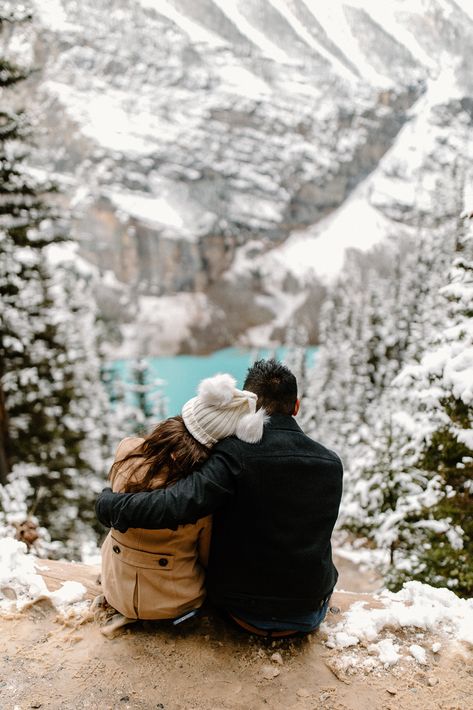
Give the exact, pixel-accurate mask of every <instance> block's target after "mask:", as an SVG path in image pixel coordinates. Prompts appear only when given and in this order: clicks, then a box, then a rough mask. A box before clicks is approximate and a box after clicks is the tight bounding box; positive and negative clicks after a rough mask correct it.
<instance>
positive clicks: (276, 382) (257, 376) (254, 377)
mask: <svg viewBox="0 0 473 710" xmlns="http://www.w3.org/2000/svg"><path fill="white" fill-rule="evenodd" d="M243 388H244V389H245V390H249V391H250V392H254V393H255V394H256V395H257V396H258V407H264V409H266V411H267V413H268V414H293V413H294V407H295V406H296V400H297V380H296V378H295V376H294V375H293V374H292V372H291V371H290V370H289V368H288V367H286V366H285V365H283V364H282V363H280V362H277V361H276V360H274V359H271V360H257V361H256V362H255V363H254V364H253V365H252V366H251V367H250V368H249V370H248V373H247V375H246V379H245V382H244V384H243Z"/></svg>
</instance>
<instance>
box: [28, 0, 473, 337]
mask: <svg viewBox="0 0 473 710" xmlns="http://www.w3.org/2000/svg"><path fill="white" fill-rule="evenodd" d="M31 3H32V5H33V8H34V11H35V19H34V22H33V24H32V26H31V28H30V29H29V30H28V36H26V37H25V39H26V40H27V41H26V42H23V44H22V48H23V51H25V47H27V46H28V47H30V51H31V53H32V58H33V61H34V63H35V64H36V65H38V66H39V67H41V69H40V71H39V72H37V73H36V74H35V75H34V77H32V79H31V80H30V86H29V87H28V89H29V90H30V89H31V88H34V89H35V96H36V101H37V115H38V121H39V123H40V127H41V128H42V129H43V130H42V137H41V141H40V144H39V146H38V149H37V153H36V155H35V161H36V162H37V164H38V165H40V166H41V167H46V168H47V169H48V170H49V171H51V172H53V173H55V175H56V176H57V177H58V178H59V179H60V181H61V182H62V184H63V185H64V189H65V191H66V194H67V195H68V197H69V199H70V202H71V205H72V209H73V215H74V223H73V228H74V232H75V236H76V237H77V238H78V239H79V240H80V243H81V246H82V251H83V254H84V255H86V256H87V258H89V259H90V260H91V261H93V262H94V263H95V264H97V265H98V266H99V267H100V268H101V269H103V270H104V271H105V270H112V271H113V272H114V273H115V275H116V276H117V278H118V279H119V280H120V281H122V282H123V283H124V284H126V286H127V288H128V289H129V293H130V297H132V298H133V299H135V301H137V299H139V298H140V297H141V296H146V297H149V296H154V297H156V298H162V297H166V298H169V296H170V295H173V294H180V293H181V292H189V293H196V294H203V295H204V296H205V298H206V303H207V306H208V308H209V309H210V311H211V313H212V314H213V316H214V320H213V321H212V322H218V323H220V324H225V326H224V327H218V328H216V331H217V333H215V334H212V332H211V331H210V330H209V329H208V327H207V326H205V327H204V325H203V324H202V323H201V322H199V321H197V322H195V323H194V324H193V326H192V330H193V336H192V337H191V338H186V339H185V340H183V341H179V342H176V345H175V348H176V349H180V350H185V349H189V348H193V349H198V350H200V349H204V350H209V349H212V348H213V347H217V346H220V345H222V344H229V343H232V342H234V341H235V339H238V338H239V337H241V336H244V335H245V334H246V339H247V340H248V341H250V342H251V341H252V338H253V335H254V334H255V333H257V339H258V340H262V341H263V340H265V339H268V338H269V339H271V337H275V336H277V337H284V331H285V328H286V325H287V322H288V320H290V319H291V316H292V317H294V314H296V313H297V314H299V316H298V317H300V315H301V314H303V313H304V311H306V312H310V318H306V320H307V322H308V324H309V331H310V337H311V339H312V340H313V339H316V338H317V309H318V304H319V303H320V301H321V299H322V298H323V289H324V286H323V283H322V282H323V281H324V279H325V277H326V272H327V269H326V268H319V267H320V262H321V261H325V256H322V258H321V257H320V255H318V257H317V258H318V262H317V263H311V258H312V257H311V254H310V253H308V254H307V258H306V259H303V261H305V262H306V263H305V264H304V266H305V267H307V268H309V267H310V268H309V270H310V271H311V278H310V279H308V278H306V275H307V269H306V270H304V279H303V284H301V279H300V269H295V270H294V269H293V268H292V267H291V264H290V263H289V262H291V259H288V263H287V264H284V261H285V257H282V258H280V257H279V256H278V255H280V254H285V252H284V251H282V252H281V251H280V250H281V249H283V250H284V247H285V245H286V244H287V243H290V244H291V243H292V242H293V241H294V238H296V240H297V239H298V237H297V235H300V234H306V233H307V234H309V235H312V236H313V235H315V236H316V237H317V238H319V237H320V236H323V232H324V230H326V228H327V225H330V224H331V221H330V220H331V219H332V218H333V217H334V216H336V215H337V214H339V213H340V211H342V213H343V211H344V210H345V209H346V208H347V206H349V205H350V204H351V202H350V201H352V200H353V196H354V195H360V194H361V197H360V200H361V202H362V203H363V205H364V208H365V209H369V210H373V211H374V212H375V213H376V214H377V216H378V217H379V219H380V220H381V221H382V220H385V219H388V220H390V224H391V225H395V224H396V223H399V222H401V223H402V222H403V217H402V216H401V218H400V216H399V214H400V207H399V204H400V202H399V190H395V189H393V184H394V183H393V180H394V179H395V180H396V181H397V183H396V185H398V183H399V181H402V182H403V188H404V190H406V191H408V190H409V188H410V189H411V190H414V189H415V186H416V184H418V175H417V173H416V170H415V169H414V168H413V166H418V165H419V164H422V163H424V162H425V160H427V158H426V154H427V153H429V151H426V150H425V149H424V148H423V147H422V145H423V142H425V140H426V139H428V138H429V136H430V135H432V134H438V133H439V132H440V133H442V131H443V129H441V130H440V129H438V126H437V125H436V122H435V120H434V118H433V113H432V112H433V106H434V105H436V106H443V107H444V108H443V111H444V120H445V121H446V122H447V123H448V121H449V118H450V117H452V121H453V122H454V123H455V122H456V123H458V126H460V124H461V121H459V122H458V121H457V119H456V116H457V114H458V113H459V112H460V113H462V114H464V115H465V116H471V97H472V96H473V91H472V86H471V79H470V76H472V74H471V67H470V66H469V63H470V62H471V59H470V57H471V56H472V51H471V49H472V48H473V13H472V9H471V6H469V4H468V2H466V0H465V2H464V3H462V4H463V5H464V7H463V8H462V6H461V5H460V3H459V2H457V3H455V2H454V1H453V0H442V1H441V0H419V2H416V3H405V2H402V0H392V1H391V2H389V3H386V4H383V7H381V4H380V3H376V2H371V1H370V0H346V1H345V0H333V2H331V3H318V2H315V0H238V1H237V2H227V0H199V1H198V2H195V1H194V0H134V1H132V0H113V1H112V0H100V2H96V0H94V1H92V0H82V1H81V2H80V3H77V2H76V0H31ZM324 6H326V7H324ZM445 78H446V80H445ZM436 82H437V83H436ZM439 82H440V84H441V86H443V95H442V92H441V91H437V94H435V91H434V92H433V89H432V87H434V86H438V85H439ZM434 94H435V98H433V96H434ZM426 96H429V97H430V99H429V100H428V101H427V100H425V97H426ZM423 100H424V103H422V101H423ZM459 102H460V103H459ZM461 102H463V104H462V103H461ZM468 102H470V103H468ZM468 120H469V119H468ZM468 120H466V123H465V121H463V124H461V125H463V127H464V128H458V130H457V129H455V131H456V135H457V136H458V135H459V131H460V132H461V131H462V130H465V131H466V130H467V129H466V128H465V126H466V125H467V124H468ZM406 124H407V125H406ZM411 125H412V126H414V129H415V136H414V137H413V138H412V139H411V144H410V148H409V150H406V149H405V140H406V139H405V135H406V128H407V127H408V126H411ZM438 148H439V146H436V148H435V151H434V152H432V151H431V152H430V153H429V156H430V157H429V161H430V162H429V166H430V167H429V169H430V172H431V174H433V175H435V174H436V175H437V178H439V179H441V177H442V171H443V167H442V160H441V159H440V158H439V155H440V153H439V150H438ZM432 163H433V164H432ZM401 212H402V210H401ZM404 212H406V210H404ZM406 219H407V217H406ZM342 221H343V220H342ZM378 221H379V220H378ZM351 227H352V229H353V230H355V231H356V216H354V220H352V221H351ZM360 227H361V225H360ZM363 228H364V225H363ZM314 230H315V232H314ZM375 231H376V230H375ZM388 231H389V230H388ZM294 233H296V237H294ZM385 233H386V224H385V223H383V226H382V227H379V229H378V230H377V231H376V235H375V237H373V236H372V235H371V237H370V238H369V239H367V240H365V239H364V236H365V235H364V234H363V233H362V229H361V228H360V233H359V234H358V235H354V236H353V238H352V240H351V241H350V243H349V244H348V246H355V247H358V248H361V249H363V248H365V246H366V244H368V243H371V242H372V241H373V239H375V240H376V239H380V238H381V237H382V236H383V235H384V234H385ZM337 234H338V235H339V232H337V233H336V234H334V235H332V236H331V237H330V240H331V242H330V244H329V246H331V248H332V250H333V249H335V250H337V251H338V252H339V253H340V254H341V255H343V251H344V248H345V247H346V246H347V243H346V240H345V241H343V239H342V240H341V241H340V243H339V241H338V240H339V236H337ZM288 240H289V242H288ZM302 251H303V250H302ZM309 251H310V250H309ZM340 258H342V256H341V257H340ZM276 265H277V268H276ZM322 266H323V265H322ZM136 307H137V308H138V309H139V303H138V302H137V303H136ZM255 327H257V328H259V330H257V331H255V330H254V329H255ZM156 347H159V345H158V344H156Z"/></svg>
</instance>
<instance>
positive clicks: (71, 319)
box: [0, 11, 150, 558]
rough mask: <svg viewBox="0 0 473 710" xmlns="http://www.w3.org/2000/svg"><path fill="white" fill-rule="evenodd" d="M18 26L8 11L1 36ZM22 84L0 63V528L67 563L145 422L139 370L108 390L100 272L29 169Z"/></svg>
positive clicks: (91, 540) (20, 16)
mask: <svg viewBox="0 0 473 710" xmlns="http://www.w3.org/2000/svg"><path fill="white" fill-rule="evenodd" d="M28 21H29V17H28V16H27V15H26V14H24V13H21V12H16V13H15V12H14V11H12V12H11V13H10V14H6V15H3V16H0V30H2V31H4V30H5V28H6V27H8V26H9V25H10V24H12V23H21V22H28ZM27 77H28V70H27V69H24V68H21V67H18V66H16V65H15V64H13V63H11V62H10V61H8V59H7V58H0V90H1V91H2V109H1V111H0V531H1V532H3V534H15V532H17V530H18V528H19V526H21V524H22V523H24V521H25V520H26V519H29V518H30V519H32V520H33V521H34V524H39V525H40V526H41V528H40V530H39V539H38V545H39V550H40V551H42V552H43V553H44V554H46V553H47V554H57V555H68V556H74V557H76V558H77V557H80V555H81V554H82V551H83V549H86V548H87V547H88V546H90V545H92V546H94V545H95V543H96V539H97V538H96V534H95V533H96V532H97V524H96V522H95V515H94V505H93V504H94V500H95V497H96V495H97V493H98V492H99V491H100V490H101V488H102V486H103V481H104V480H105V478H106V475H107V471H108V468H109V465H110V461H111V458H112V456H113V448H114V447H115V446H116V444H117V442H118V441H119V439H120V437H121V435H122V434H121V433H122V432H127V433H132V432H133V431H140V430H141V429H142V428H143V427H146V426H147V425H148V424H149V422H148V419H149V417H150V413H149V411H148V410H149V403H148V397H147V392H148V390H149V386H148V385H147V377H148V375H147V371H146V366H143V364H142V363H140V362H137V363H136V365H135V367H134V369H133V373H132V374H133V379H135V380H136V382H135V383H134V384H133V383H131V384H130V385H126V384H125V383H123V384H122V385H120V382H115V383H114V386H113V394H112V392H111V391H110V386H108V387H107V383H108V380H109V378H107V375H108V374H109V373H108V370H107V367H106V365H105V362H104V358H103V355H102V348H101V346H102V343H103V341H104V327H103V324H101V322H100V318H99V314H98V310H97V305H96V300H95V295H94V294H95V283H96V281H97V279H98V278H99V275H98V274H97V272H96V270H95V269H94V268H93V267H92V266H90V265H89V264H87V263H86V262H85V261H84V260H82V259H80V258H79V257H78V256H77V253H76V245H75V244H74V243H72V242H71V241H70V240H68V237H67V227H68V224H67V215H65V214H63V213H61V211H60V210H59V207H58V200H57V199H55V197H56V195H57V188H56V186H55V185H53V184H52V183H50V182H49V181H48V180H46V179H44V178H42V177H41V176H38V175H37V171H36V172H34V171H32V170H29V169H28V166H27V156H28V151H29V147H30V144H31V143H32V141H33V140H34V134H33V131H32V128H31V126H30V125H29V123H28V116H27V114H25V112H24V111H23V110H21V109H19V108H18V107H17V106H16V105H15V102H14V100H13V95H14V94H13V89H14V88H15V87H16V85H17V84H18V83H19V82H22V81H25V80H26V79H27ZM135 375H136V377H135ZM131 387H133V388H134V389H135V390H136V389H139V402H138V404H137V406H133V405H132V404H131V403H130V401H129V399H130V398H129V397H127V391H126V390H127V388H131ZM94 530H95V532H94ZM34 534H38V533H34ZM84 546H85V547H84Z"/></svg>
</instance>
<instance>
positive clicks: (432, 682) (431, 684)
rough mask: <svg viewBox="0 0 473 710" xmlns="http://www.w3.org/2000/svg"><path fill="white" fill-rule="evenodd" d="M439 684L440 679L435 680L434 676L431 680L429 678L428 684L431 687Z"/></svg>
mask: <svg viewBox="0 0 473 710" xmlns="http://www.w3.org/2000/svg"><path fill="white" fill-rule="evenodd" d="M438 682H439V679H438V678H434V676H431V677H430V678H427V683H428V684H429V685H430V686H431V687H433V686H434V685H437V683H438Z"/></svg>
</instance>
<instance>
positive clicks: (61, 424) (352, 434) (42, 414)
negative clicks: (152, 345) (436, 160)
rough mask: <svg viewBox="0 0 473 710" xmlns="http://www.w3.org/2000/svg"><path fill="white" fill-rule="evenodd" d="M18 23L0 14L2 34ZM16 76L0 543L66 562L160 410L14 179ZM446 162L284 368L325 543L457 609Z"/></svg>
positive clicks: (449, 172) (464, 584)
mask: <svg viewBox="0 0 473 710" xmlns="http://www.w3.org/2000/svg"><path fill="white" fill-rule="evenodd" d="M26 21H28V18H27V17H26V16H21V14H18V13H17V14H16V15H14V14H10V15H3V16H1V17H0V30H1V31H3V30H5V27H7V26H9V25H10V24H11V23H12V22H26ZM27 76H28V70H27V69H24V68H20V67H17V66H16V65H15V64H12V63H11V62H10V61H8V59H7V58H6V57H0V89H1V92H2V108H1V110H0V297H1V300H0V535H5V534H10V535H15V534H17V529H18V526H19V525H21V524H22V523H23V522H24V521H25V520H26V519H28V518H30V519H32V520H33V521H34V522H35V523H37V524H38V525H39V526H40V527H41V536H40V537H41V544H40V546H39V548H38V549H39V552H40V553H42V554H49V555H52V554H56V555H65V556H69V557H75V558H76V559H77V558H80V556H81V554H82V553H83V552H84V549H85V548H86V547H87V545H90V544H92V545H93V544H95V542H96V540H97V533H98V530H97V529H96V523H95V517H94V512H93V510H94V507H93V503H94V499H95V496H96V494H97V493H98V491H99V490H100V489H101V487H102V483H103V481H104V479H105V477H106V474H107V470H108V467H109V464H110V460H111V457H112V455H113V447H114V445H115V444H116V443H117V441H118V440H119V438H120V436H121V435H124V434H129V433H131V432H132V431H138V430H140V428H143V427H145V428H146V427H148V426H149V425H150V423H151V422H152V421H153V418H155V416H156V412H157V411H158V410H159V403H158V404H156V403H154V404H153V405H151V404H150V402H149V400H148V399H147V394H148V393H149V392H150V389H152V388H150V382H149V376H148V373H147V367H146V363H145V362H143V361H136V363H135V364H134V365H133V367H132V370H133V373H134V374H133V379H134V384H132V385H131V387H132V390H133V392H134V393H135V395H137V397H135V399H137V400H138V405H139V406H135V407H134V406H131V405H130V398H129V397H127V393H126V384H125V383H121V384H120V383H118V384H117V382H116V381H115V380H114V377H113V373H112V372H111V370H110V368H109V367H108V365H107V363H106V362H105V359H104V356H103V351H102V346H103V342H104V338H105V328H104V327H103V324H102V323H101V319H100V317H99V312H98V308H97V305H96V299H95V286H96V282H97V280H98V279H99V278H100V274H98V273H97V271H96V270H95V269H94V268H93V267H91V266H90V265H88V264H87V263H86V262H85V261H83V260H82V259H80V258H79V257H78V255H77V252H76V249H75V245H74V244H73V243H72V242H71V241H70V240H68V236H67V231H68V229H67V215H65V214H63V213H61V211H60V209H59V206H58V205H59V202H58V200H57V191H56V188H55V186H54V185H53V184H51V183H50V182H49V181H48V180H47V179H46V178H44V177H42V176H41V175H38V174H37V172H34V171H32V170H29V169H28V161H27V156H28V150H29V147H28V146H29V145H30V144H31V142H32V141H33V140H34V132H33V134H32V130H31V128H30V127H29V124H28V120H27V118H28V117H27V114H26V115H25V113H24V112H23V111H22V110H20V109H19V107H18V106H16V105H15V102H14V99H13V96H14V92H13V89H14V87H15V86H16V85H17V84H18V83H19V82H22V81H25V80H26V79H27ZM8 92H10V94H8ZM7 94H8V95H10V96H11V97H12V98H10V99H8V100H7V99H5V97H6V96H7ZM27 108H28V107H26V110H27ZM451 148H452V151H453V152H454V153H455V154H456V156H457V157H456V160H455V162H454V163H451V164H449V165H447V166H446V169H445V175H444V184H443V185H439V189H438V195H439V199H438V201H437V203H436V206H435V209H433V210H429V211H426V210H423V209H421V207H420V205H418V206H417V208H416V207H414V208H413V216H412V219H413V222H415V224H416V225H417V229H416V235H415V238H413V239H408V238H407V237H403V238H396V235H393V237H392V239H391V240H390V241H389V242H388V243H385V244H382V245H378V246H377V247H376V248H374V249H373V250H372V251H371V252H368V253H367V254H364V255H361V254H359V253H358V252H356V251H352V252H351V253H349V254H348V256H347V259H346V264H345V268H344V270H343V272H342V273H341V274H340V276H339V278H338V280H337V281H336V283H334V284H333V286H332V287H331V289H329V292H328V296H327V300H326V303H325V306H324V310H323V315H322V323H321V347H320V350H319V353H318V356H317V359H316V364H315V366H314V368H313V370H310V371H308V372H307V371H306V370H305V366H304V364H305V357H304V356H303V355H302V356H301V352H302V351H303V347H304V334H303V330H300V329H298V328H297V324H295V328H294V331H293V333H292V334H291V342H290V343H289V344H290V345H291V346H292V347H291V349H290V355H289V357H290V358H291V359H292V360H291V362H292V365H293V366H294V369H295V371H296V372H297V374H298V375H299V377H300V380H301V387H302V391H303V408H302V425H303V427H304V428H305V430H306V431H307V433H309V434H310V435H313V436H314V437H316V438H318V439H320V440H321V441H323V442H324V443H326V444H327V445H329V446H331V447H333V448H334V449H336V450H337V451H338V452H339V453H340V454H341V456H342V458H343V460H344V464H345V470H346V478H345V480H346V484H345V494H344V502H343V506H342V511H341V521H340V525H341V527H342V528H343V529H345V530H346V531H347V532H348V533H349V534H350V536H351V539H362V540H363V541H364V542H365V544H366V545H367V546H368V547H369V548H372V549H379V550H382V551H384V552H385V553H386V554H385V556H384V568H383V573H384V574H385V576H386V579H387V581H388V584H389V585H390V586H391V587H392V588H394V589H398V588H399V587H400V585H401V584H402V582H404V581H405V580H407V579H418V580H421V581H424V582H428V583H429V584H432V585H434V586H447V587H449V588H451V589H452V590H454V591H455V592H456V593H458V594H460V595H464V596H470V595H471V594H472V593H473V561H472V560H473V519H472V516H471V504H472V496H473V230H472V228H471V227H470V226H469V221H468V219H466V218H465V217H462V216H461V213H462V212H463V211H464V209H465V205H464V186H465V181H466V179H467V171H468V165H466V164H465V161H464V160H463V159H462V154H461V146H451Z"/></svg>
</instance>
